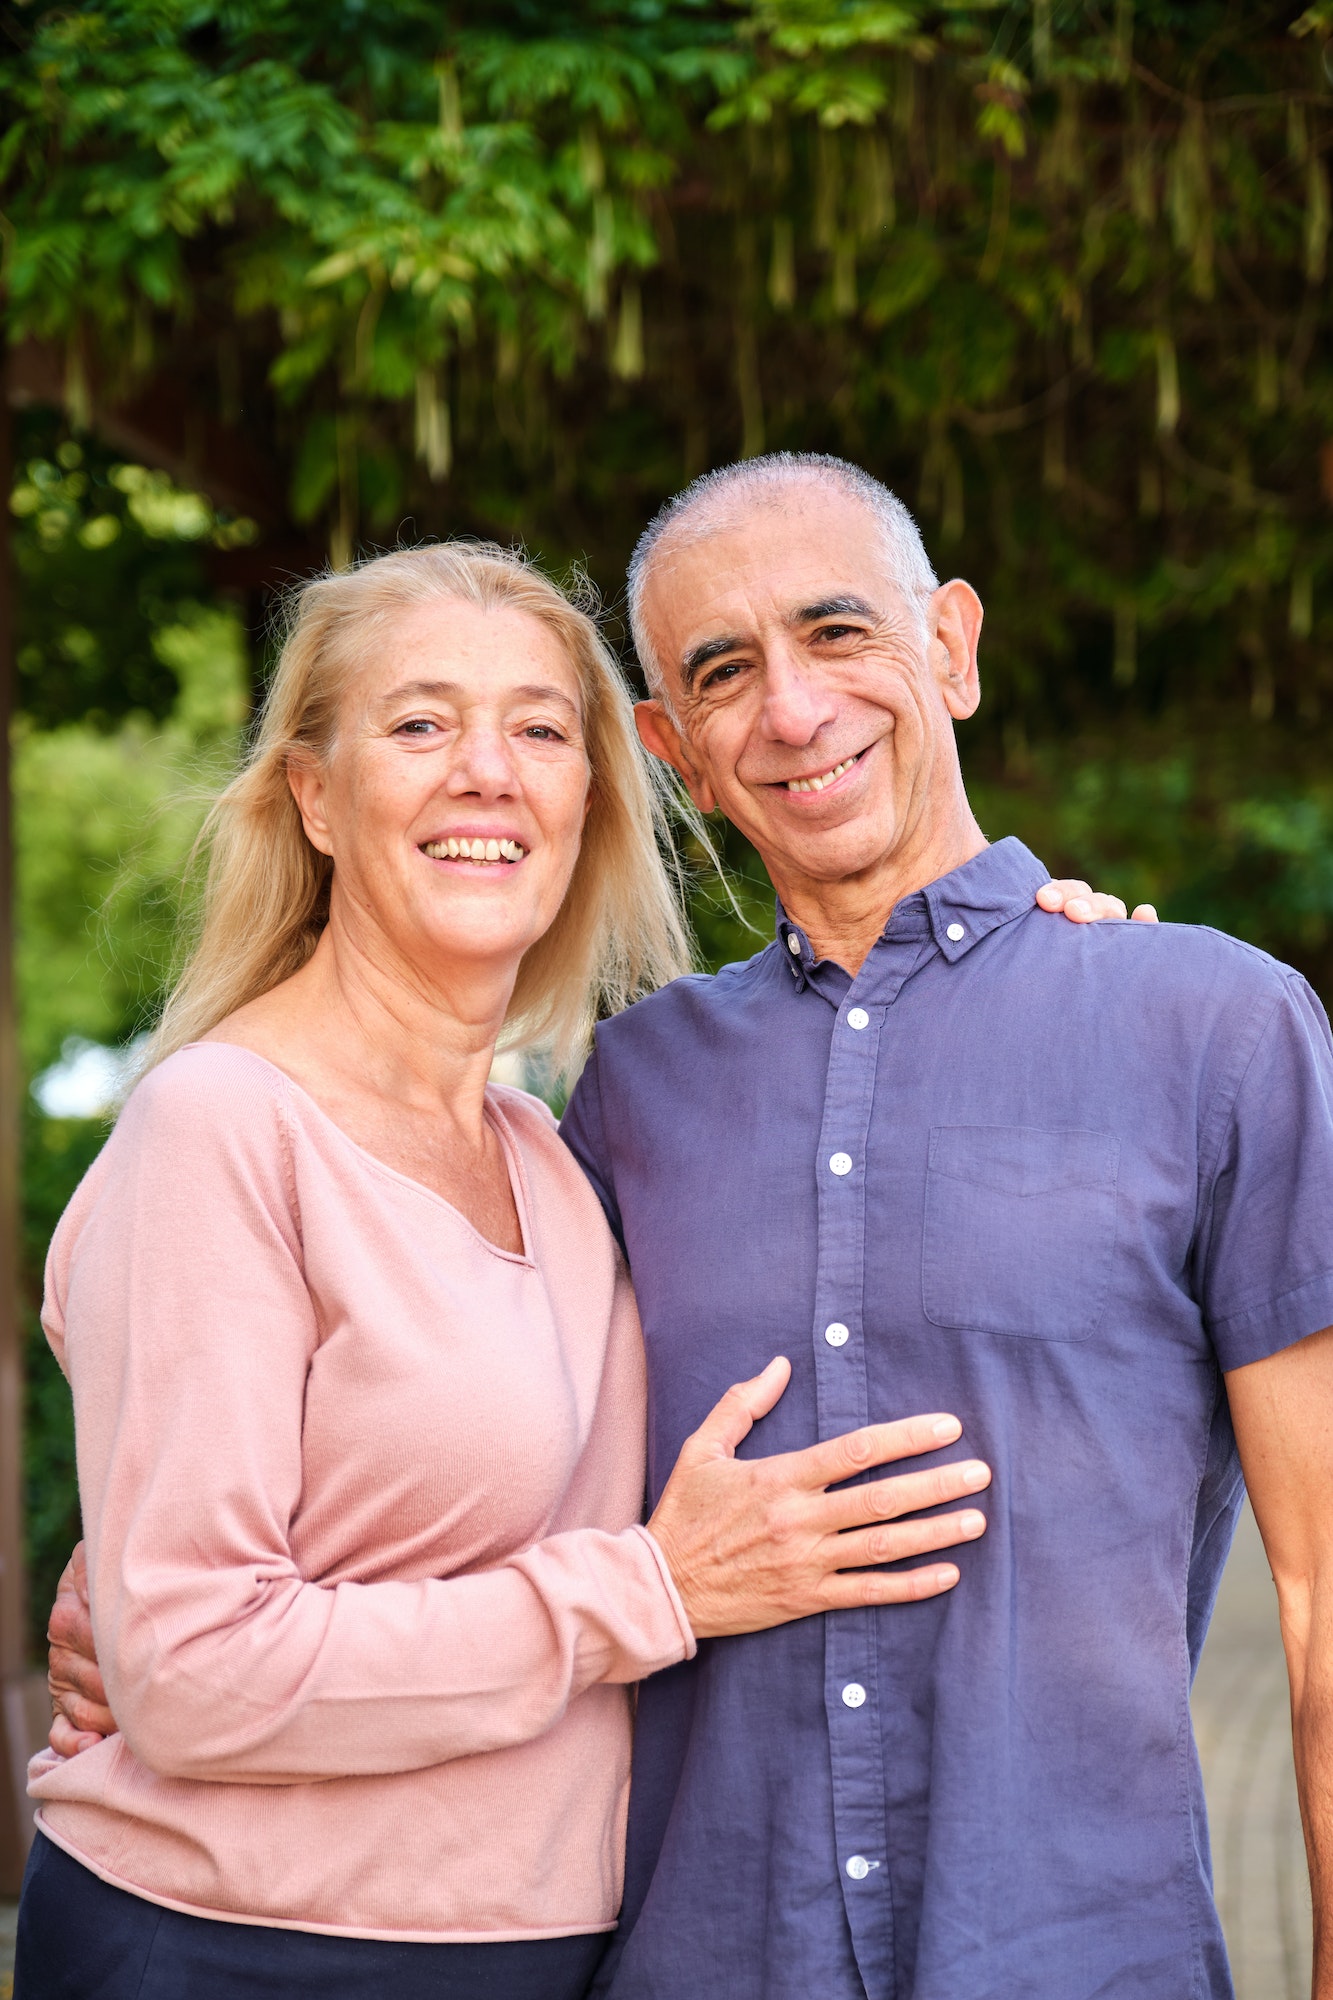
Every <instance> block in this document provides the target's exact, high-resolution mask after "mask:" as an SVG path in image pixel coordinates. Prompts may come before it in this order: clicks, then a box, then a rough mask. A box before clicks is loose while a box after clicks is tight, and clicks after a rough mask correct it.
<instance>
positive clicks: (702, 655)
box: [680, 632, 745, 693]
mask: <svg viewBox="0 0 1333 2000" xmlns="http://www.w3.org/2000/svg"><path fill="white" fill-rule="evenodd" d="M744 644H745V641H744V640H743V639H738V638H737V636H736V634H735V633H734V632H731V633H729V634H728V635H727V637H726V638H725V639H705V640H704V642H703V644H702V645H701V646H691V648H690V650H689V652H688V653H687V654H686V655H685V658H684V659H683V660H682V661H681V664H680V677H681V679H682V680H683V681H684V683H685V688H686V692H687V693H688V692H689V690H690V689H691V688H692V687H693V686H694V682H695V677H696V676H697V675H698V674H699V673H700V672H701V671H702V669H703V668H704V667H706V666H707V665H708V662H709V661H710V660H716V659H720V658H721V656H722V654H723V653H734V652H735V650H736V648H737V647H738V646H743V645H744Z"/></svg>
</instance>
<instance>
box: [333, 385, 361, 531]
mask: <svg viewBox="0 0 1333 2000" xmlns="http://www.w3.org/2000/svg"><path fill="white" fill-rule="evenodd" d="M334 439H335V450H336V452H337V460H338V512H337V516H336V517H335V519H334V522H333V526H332V529H331V531H330V534H329V563H330V565H331V567H332V568H334V569H350V568H351V566H352V557H353V554H354V553H355V550H356V531H357V520H358V514H359V512H360V498H361V466H360V459H359V456H358V452H357V439H356V419H355V417H354V416H353V415H352V413H351V411H350V410H339V412H338V414H337V416H336V418H335V419H334Z"/></svg>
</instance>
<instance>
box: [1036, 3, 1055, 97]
mask: <svg viewBox="0 0 1333 2000" xmlns="http://www.w3.org/2000/svg"><path fill="white" fill-rule="evenodd" d="M1050 73H1051V0H1032V74H1033V76H1035V77H1036V79H1037V82H1038V83H1045V81H1046V79H1047V77H1048V76H1049V75H1050Z"/></svg>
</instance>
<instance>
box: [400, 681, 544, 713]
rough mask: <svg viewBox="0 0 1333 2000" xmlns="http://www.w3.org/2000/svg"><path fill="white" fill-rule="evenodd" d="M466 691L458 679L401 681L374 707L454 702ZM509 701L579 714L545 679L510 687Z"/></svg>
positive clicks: (464, 694)
mask: <svg viewBox="0 0 1333 2000" xmlns="http://www.w3.org/2000/svg"><path fill="white" fill-rule="evenodd" d="M467 693H468V690H467V689H466V688H465V687H464V686H462V684H461V683H460V682H458V681H403V682H402V683H401V684H400V685H399V686H398V687H396V688H390V689H389V692H388V693H387V694H382V695H380V696H378V697H377V699H376V701H375V707H376V709H377V710H386V709H390V708H397V707H398V706H399V705H400V704H401V703H402V702H405V701H432V700H434V701H457V700H458V699H459V698H460V697H463V698H466V696H467ZM507 698H508V699H509V700H510V701H553V702H558V703H559V704H560V706H561V708H567V709H568V710H569V711H570V713H571V714H572V715H577V714H578V713H579V705H578V703H577V702H576V701H574V700H572V699H571V697H570V696H569V695H567V694H566V693H565V691H564V689H563V688H558V687H550V686H548V685H547V684H546V683H545V682H530V683H528V684H526V685H525V686H523V687H516V688H510V689H509V690H508V697H507Z"/></svg>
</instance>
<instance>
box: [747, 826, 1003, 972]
mask: <svg viewBox="0 0 1333 2000" xmlns="http://www.w3.org/2000/svg"><path fill="white" fill-rule="evenodd" d="M989 844H990V843H989V842H988V841H987V839H986V836H985V834H984V833H983V832H982V831H981V828H980V827H979V826H978V825H977V823H976V821H975V819H973V817H972V814H971V812H970V811H966V812H965V814H964V816H963V818H962V819H961V820H960V821H959V822H958V823H957V824H955V825H953V826H951V827H950V829H949V831H948V835H947V837H945V838H942V839H936V840H932V841H930V842H928V843H926V844H925V845H924V846H922V847H921V848H919V849H917V850H916V851H915V852H912V853H902V852H900V851H898V850H895V851H894V852H892V853H890V854H886V855H884V856H883V857H882V858H881V859H880V860H879V861H877V862H875V863H874V864H873V865H872V866H871V867H870V868H867V869H865V870H863V871H862V872H861V873H859V874H857V875H850V876H845V877H844V878H843V879H842V880H841V881H837V882H818V881H814V880H812V879H810V878H808V877H806V878H802V877H800V876H795V877H792V878H790V879H787V880H782V879H779V876H780V874H781V873H782V871H778V872H775V871H774V869H773V868H772V867H770V868H769V874H770V876H771V877H772V879H773V885H774V887H775V888H776V890H777V892H778V896H779V898H780V899H781V902H782V907H783V909H784V910H785V911H786V913H787V916H788V917H789V919H790V920H791V922H792V923H794V924H795V925H796V926H797V927H798V929H800V930H802V931H804V932H805V935H806V936H807V937H808V938H809V940H810V947H811V950H812V951H813V952H814V954H815V957H816V958H827V959H832V960H833V961H834V963H835V964H837V965H841V966H844V967H845V968H846V970H847V971H848V972H850V973H851V975H852V977H853V978H855V977H856V975H857V973H858V972H859V971H860V970H861V967H862V966H863V965H864V964H865V962H866V960H867V958H868V957H869V956H870V953H871V950H872V948H873V946H874V944H875V942H876V940H877V939H878V938H879V937H880V936H881V935H882V934H883V930H884V926H885V925H886V924H887V923H888V921H889V918H890V917H891V916H892V915H893V912H894V910H895V908H896V907H897V905H898V904H899V903H901V902H902V901H903V899H904V897H906V896H914V895H915V894H916V893H917V891H918V890H919V889H924V888H925V887H926V885H927V884H928V883H930V882H938V881H939V879H940V877H941V876H942V875H949V874H952V872H953V870H954V869H955V868H961V867H962V865H963V863H964V862H965V861H971V860H973V859H974V857H975V856H976V855H978V854H980V853H981V852H982V851H983V849H985V848H986V847H988V846H989Z"/></svg>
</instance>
